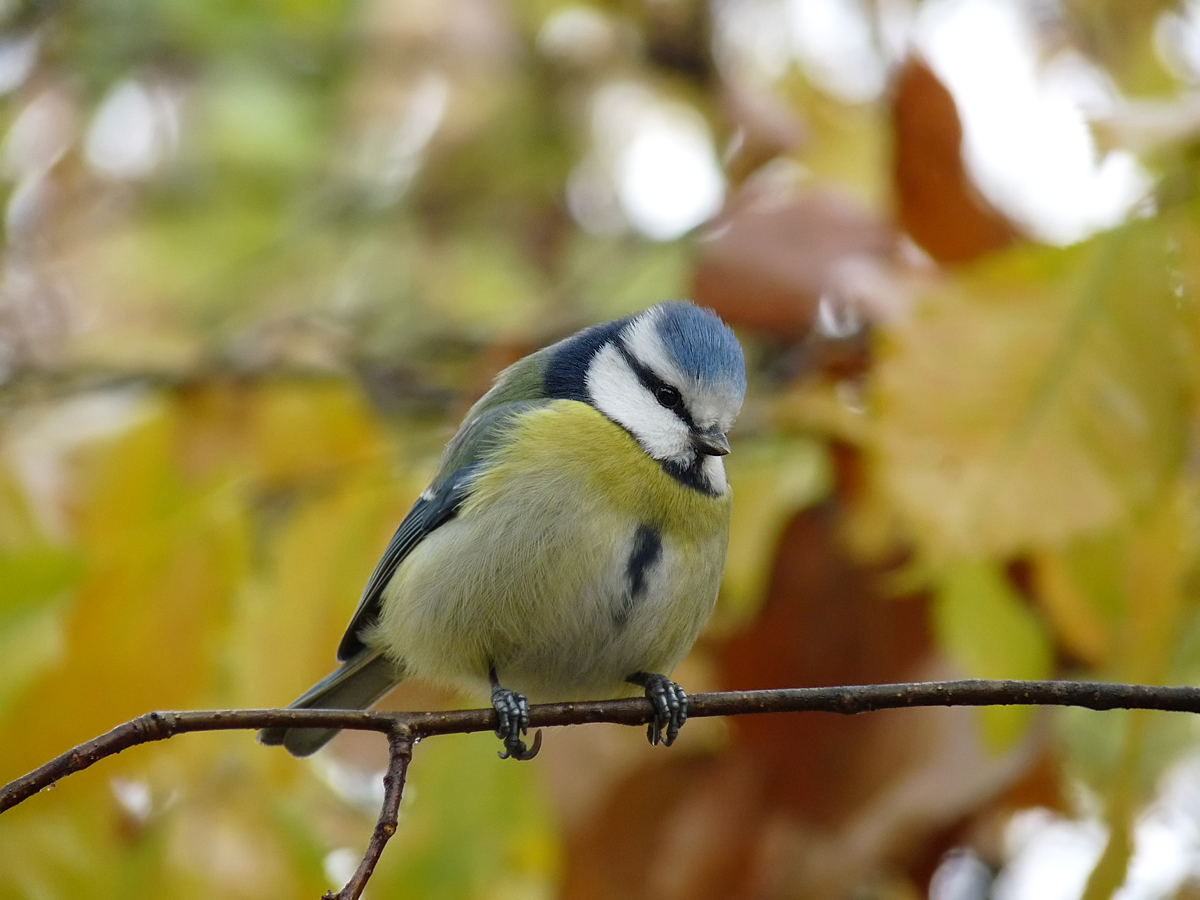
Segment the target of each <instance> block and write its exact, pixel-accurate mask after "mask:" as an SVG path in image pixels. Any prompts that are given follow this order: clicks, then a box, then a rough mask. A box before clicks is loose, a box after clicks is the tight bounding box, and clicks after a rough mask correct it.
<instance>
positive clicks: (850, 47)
mask: <svg viewBox="0 0 1200 900" xmlns="http://www.w3.org/2000/svg"><path fill="white" fill-rule="evenodd" d="M786 9H787V19H788V22H787V24H788V31H789V34H790V37H791V42H792V49H793V52H794V53H795V55H796V59H797V60H798V61H799V62H800V65H801V66H802V67H803V68H804V71H805V74H807V75H808V77H809V78H810V79H812V81H813V82H814V83H816V84H817V85H818V86H819V87H821V88H823V89H824V90H826V91H828V92H829V93H831V94H833V95H834V96H835V97H839V98H840V99H842V100H846V101H849V102H851V103H863V102H866V101H868V100H873V99H874V98H876V97H878V96H879V94H880V93H882V91H883V87H884V83H885V79H886V71H885V64H884V60H883V58H882V55H881V53H880V52H879V48H878V47H877V46H876V42H875V39H874V37H873V36H872V34H871V23H870V19H869V18H868V11H867V9H866V7H865V6H864V4H863V3H862V2H860V0H788V2H787V7H786Z"/></svg>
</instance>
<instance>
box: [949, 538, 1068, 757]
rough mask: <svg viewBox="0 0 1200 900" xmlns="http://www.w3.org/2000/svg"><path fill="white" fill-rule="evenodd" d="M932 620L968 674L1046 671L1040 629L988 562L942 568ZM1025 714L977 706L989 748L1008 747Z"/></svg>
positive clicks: (1048, 658)
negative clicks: (980, 713) (980, 712)
mask: <svg viewBox="0 0 1200 900" xmlns="http://www.w3.org/2000/svg"><path fill="white" fill-rule="evenodd" d="M933 619H934V629H935V632H936V635H937V639H938V644H939V645H940V646H941V647H942V649H943V650H945V651H946V653H947V654H948V655H949V656H950V658H951V659H952V660H953V661H954V662H955V664H956V665H957V666H958V668H960V669H961V670H962V671H963V672H964V673H965V674H966V675H968V676H970V677H972V678H1021V679H1037V678H1045V677H1047V676H1048V675H1049V674H1050V671H1051V663H1052V654H1051V645H1050V639H1049V637H1048V635H1047V633H1046V629H1045V628H1044V627H1043V625H1042V622H1041V620H1040V619H1039V618H1038V616H1037V615H1036V614H1035V613H1034V611H1033V610H1032V609H1031V608H1030V607H1029V606H1028V605H1027V604H1026V603H1025V602H1024V601H1023V600H1022V599H1021V597H1020V596H1019V595H1018V594H1017V593H1016V591H1014V590H1013V588H1012V587H1011V586H1010V585H1009V583H1008V581H1007V580H1005V578H1004V576H1003V574H1002V573H1001V572H1000V571H999V569H998V568H997V566H996V565H995V564H994V563H991V562H987V561H983V560H964V561H960V562H956V563H952V564H951V565H950V566H948V567H947V568H946V569H945V570H943V572H942V573H941V577H940V579H939V583H938V587H937V590H936V594H935V599H934V608H933ZM1031 713H1032V710H1031V709H1030V708H1028V707H1020V706H1010V707H1003V706H998V707H989V708H987V709H985V710H983V712H982V718H983V728H984V736H985V738H986V739H987V741H988V743H989V744H990V745H991V746H992V747H993V748H994V749H1002V748H1004V747H1006V746H1009V745H1011V744H1012V743H1013V742H1014V741H1015V740H1017V739H1018V738H1019V737H1020V736H1021V735H1022V734H1023V733H1024V731H1025V729H1026V727H1027V726H1028V724H1029V719H1030V716H1031Z"/></svg>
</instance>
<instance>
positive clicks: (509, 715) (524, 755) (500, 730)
mask: <svg viewBox="0 0 1200 900" xmlns="http://www.w3.org/2000/svg"><path fill="white" fill-rule="evenodd" d="M492 709H494V710H495V711H496V737H498V738H500V740H502V741H504V752H503V753H499V754H498V755H499V757H500V758H501V759H509V758H512V759H533V758H534V757H535V756H537V755H538V750H540V749H541V748H542V733H541V731H538V732H537V733H536V734H535V735H534V736H533V747H532V748H529V747H526V746H525V742H524V741H522V740H521V735H523V734H525V733H526V732H527V731H529V701H528V700H526V699H525V695H524V694H518V693H516V692H514V691H510V690H509V689H508V688H503V687H500V685H498V684H493V685H492Z"/></svg>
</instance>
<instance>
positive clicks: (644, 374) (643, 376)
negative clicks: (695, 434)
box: [613, 340, 696, 430]
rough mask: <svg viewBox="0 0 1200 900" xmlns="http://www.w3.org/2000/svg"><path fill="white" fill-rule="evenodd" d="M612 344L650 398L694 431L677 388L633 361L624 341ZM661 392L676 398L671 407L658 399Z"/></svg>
mask: <svg viewBox="0 0 1200 900" xmlns="http://www.w3.org/2000/svg"><path fill="white" fill-rule="evenodd" d="M613 344H614V345H615V346H616V348H617V352H619V353H620V354H621V356H623V357H624V358H625V362H627V363H629V368H631V369H633V372H634V374H635V375H637V377H638V380H639V381H640V382H641V383H642V385H643V386H644V387H645V388H646V390H648V391H649V392H650V394H651V396H653V397H654V399H655V400H657V401H658V402H659V404H660V405H662V406H663V407H665V408H667V409H669V410H671V412H673V413H675V415H677V416H679V418H680V419H682V420H683V423H684V424H685V425H687V427H688V428H691V429H692V430H695V428H696V423H695V422H693V421H692V415H691V413H690V412H688V408H687V404H685V403H684V402H683V395H682V394H681V393H680V392H679V388H677V387H674V386H673V385H669V384H667V383H666V382H665V381H663V380H662V379H661V378H659V377H658V376H657V375H655V374H654V372H652V371H651V370H650V369H649V368H648V367H646V366H644V365H642V363H641V362H639V361H638V360H637V359H635V358H634V355H633V354H632V353H630V352H629V348H628V347H626V346H625V342H624V341H622V340H616V341H613ZM663 390H667V391H672V392H674V394H675V396H676V397H678V399H677V400H676V401H675V404H674V405H673V406H667V404H665V403H663V402H662V400H661V399H660V398H659V392H660V391H663Z"/></svg>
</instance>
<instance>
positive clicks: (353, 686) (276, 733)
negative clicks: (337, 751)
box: [258, 650, 404, 756]
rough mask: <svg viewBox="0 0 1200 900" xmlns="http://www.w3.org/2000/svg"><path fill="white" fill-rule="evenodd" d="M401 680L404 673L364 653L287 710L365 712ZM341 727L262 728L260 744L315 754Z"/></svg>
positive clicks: (377, 655)
mask: <svg viewBox="0 0 1200 900" xmlns="http://www.w3.org/2000/svg"><path fill="white" fill-rule="evenodd" d="M403 680H404V671H403V670H402V669H400V668H398V667H397V666H396V664H395V663H393V662H392V661H391V660H390V659H388V658H387V657H386V656H384V655H383V654H382V653H380V652H379V651H377V650H364V651H363V652H362V653H360V654H358V655H357V656H355V657H354V658H352V659H349V660H347V661H346V662H344V663H342V664H341V665H340V666H338V667H337V668H336V669H335V670H334V671H332V672H330V673H329V674H328V675H326V676H325V677H324V678H322V679H321V680H320V681H318V682H317V683H316V684H314V685H313V686H312V687H311V688H309V689H308V691H306V692H305V694H304V696H302V697H300V698H299V699H298V700H296V702H294V703H293V704H292V705H291V706H289V707H288V709H366V708H367V707H369V706H371V705H372V704H373V703H375V701H377V700H379V699H380V698H381V697H382V696H383V695H384V694H386V693H387V692H388V691H390V690H391V689H392V688H394V687H395V686H396V685H397V684H399V683H400V682H401V681H403ZM339 731H341V729H340V728H264V729H262V730H261V731H260V732H259V733H258V739H259V741H260V742H261V743H264V744H269V745H271V746H278V745H279V744H282V745H283V746H284V747H286V748H287V751H288V753H290V754H292V756H310V755H312V754H313V753H316V752H317V751H318V750H320V749H321V748H322V747H324V746H325V745H326V744H327V743H329V741H330V739H332V738H333V736H334V735H335V734H337V733H338V732H339Z"/></svg>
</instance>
